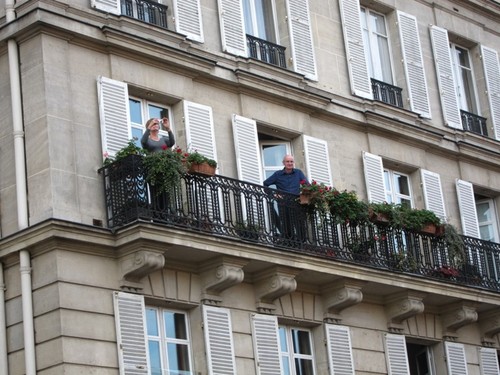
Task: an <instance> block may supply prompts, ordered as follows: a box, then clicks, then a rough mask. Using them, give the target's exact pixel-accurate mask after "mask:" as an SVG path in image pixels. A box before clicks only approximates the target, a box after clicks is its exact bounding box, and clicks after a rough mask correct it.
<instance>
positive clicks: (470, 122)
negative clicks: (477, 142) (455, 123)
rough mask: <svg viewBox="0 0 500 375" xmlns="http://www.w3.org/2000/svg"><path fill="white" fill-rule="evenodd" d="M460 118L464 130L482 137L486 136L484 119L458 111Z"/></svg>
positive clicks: (486, 130) (486, 129)
mask: <svg viewBox="0 0 500 375" xmlns="http://www.w3.org/2000/svg"><path fill="white" fill-rule="evenodd" d="M460 116H461V117H462V126H463V128H464V130H466V131H469V132H473V133H476V134H480V135H484V136H485V137H487V136H488V128H487V127H486V118H484V117H481V116H478V115H475V114H474V113H470V112H467V111H463V110H460Z"/></svg>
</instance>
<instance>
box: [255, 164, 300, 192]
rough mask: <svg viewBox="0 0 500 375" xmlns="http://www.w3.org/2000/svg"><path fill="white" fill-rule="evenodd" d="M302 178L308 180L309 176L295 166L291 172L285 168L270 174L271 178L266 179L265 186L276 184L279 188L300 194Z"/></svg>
mask: <svg viewBox="0 0 500 375" xmlns="http://www.w3.org/2000/svg"><path fill="white" fill-rule="evenodd" d="M302 180H306V181H307V178H306V176H304V173H302V171H301V170H300V169H297V168H293V169H292V171H291V172H290V173H286V172H285V168H283V169H281V170H279V171H276V172H274V173H273V174H272V175H271V176H269V178H268V179H267V180H265V181H264V186H271V185H276V188H277V189H278V190H283V191H286V192H287V193H291V194H295V195H299V194H300V181H302Z"/></svg>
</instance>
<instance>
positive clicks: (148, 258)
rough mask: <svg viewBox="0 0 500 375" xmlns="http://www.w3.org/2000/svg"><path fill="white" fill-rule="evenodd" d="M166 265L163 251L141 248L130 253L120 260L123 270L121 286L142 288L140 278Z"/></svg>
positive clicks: (134, 288)
mask: <svg viewBox="0 0 500 375" xmlns="http://www.w3.org/2000/svg"><path fill="white" fill-rule="evenodd" d="M164 266H165V257H164V256H163V253H158V252H153V251H148V250H139V251H136V252H134V253H132V254H129V255H127V256H125V257H124V258H123V259H122V260H121V261H120V267H121V271H122V279H121V282H120V284H121V285H120V286H121V288H122V289H133V290H141V289H142V284H141V283H140V280H141V279H142V278H143V277H144V276H147V275H149V274H150V273H153V272H155V271H158V270H161V269H162V268H163V267H164Z"/></svg>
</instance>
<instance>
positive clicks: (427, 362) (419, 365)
mask: <svg viewBox="0 0 500 375" xmlns="http://www.w3.org/2000/svg"><path fill="white" fill-rule="evenodd" d="M406 352H407V355H408V365H409V367H410V374H411V375H433V374H435V371H434V360H433V356H432V350H431V347H430V346H426V345H419V344H412V343H406Z"/></svg>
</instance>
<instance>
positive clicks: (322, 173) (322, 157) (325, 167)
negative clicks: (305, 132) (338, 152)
mask: <svg viewBox="0 0 500 375" xmlns="http://www.w3.org/2000/svg"><path fill="white" fill-rule="evenodd" d="M304 153H305V159H306V167H307V178H308V179H309V181H310V182H311V181H312V180H316V181H318V182H320V183H321V182H322V183H324V184H326V185H329V186H331V185H332V184H333V182H332V175H331V173H330V157H329V156H328V144H327V143H326V141H324V140H322V139H318V138H313V137H309V136H304Z"/></svg>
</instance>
